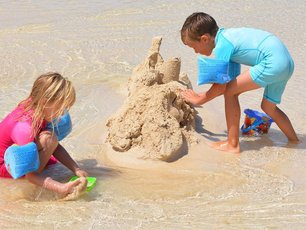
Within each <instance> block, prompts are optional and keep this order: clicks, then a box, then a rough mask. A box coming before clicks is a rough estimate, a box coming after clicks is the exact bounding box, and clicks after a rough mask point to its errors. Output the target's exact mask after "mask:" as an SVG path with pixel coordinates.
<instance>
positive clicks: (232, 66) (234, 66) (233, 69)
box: [228, 61, 241, 79]
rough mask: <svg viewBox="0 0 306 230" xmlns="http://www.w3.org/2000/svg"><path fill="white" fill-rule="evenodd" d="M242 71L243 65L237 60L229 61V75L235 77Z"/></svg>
mask: <svg viewBox="0 0 306 230" xmlns="http://www.w3.org/2000/svg"><path fill="white" fill-rule="evenodd" d="M240 73H241V65H240V64H239V63H236V62H231V61H230V62H229V65H228V75H229V76H230V78H231V79H235V78H236V77H237V76H238V75H239V74H240Z"/></svg>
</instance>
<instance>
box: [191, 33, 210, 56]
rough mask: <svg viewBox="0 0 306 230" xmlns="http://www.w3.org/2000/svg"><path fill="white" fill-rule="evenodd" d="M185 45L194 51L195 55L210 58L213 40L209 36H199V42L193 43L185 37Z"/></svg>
mask: <svg viewBox="0 0 306 230" xmlns="http://www.w3.org/2000/svg"><path fill="white" fill-rule="evenodd" d="M185 45H187V46H189V47H190V48H192V49H193V50H194V52H195V53H199V54H202V55H205V56H210V55H211V53H212V51H213V49H214V48H215V38H214V37H212V36H211V35H209V34H204V35H202V36H201V38H200V41H194V40H191V39H189V38H188V36H187V37H186V40H185Z"/></svg>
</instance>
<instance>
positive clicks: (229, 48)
mask: <svg viewBox="0 0 306 230" xmlns="http://www.w3.org/2000/svg"><path fill="white" fill-rule="evenodd" d="M181 39H182V41H183V43H184V44H185V45H187V46H189V47H191V48H193V49H194V51H195V53H200V54H202V55H206V56H209V55H211V54H212V52H213V53H214V56H215V58H216V59H220V60H223V61H227V62H229V63H231V64H234V65H237V64H244V65H248V66H251V67H250V68H249V69H248V70H247V71H245V72H243V73H241V74H240V75H238V76H237V77H236V78H234V79H232V80H231V81H230V82H229V83H227V84H216V83H214V84H212V86H211V87H210V89H209V90H208V91H207V92H204V93H200V94H197V93H195V92H194V91H192V90H190V89H189V90H185V91H182V93H181V95H182V96H183V98H184V99H185V100H186V101H188V102H190V103H192V104H195V105H200V104H204V103H206V102H208V101H210V100H212V99H213V98H215V97H217V96H220V95H222V94H224V98H225V114H226V123H227V129H228V138H227V140H226V141H220V142H214V143H211V146H212V147H213V148H215V149H219V150H222V151H227V152H234V153H239V152H240V145H239V121H240V105H239V100H238V96H239V95H240V94H241V93H244V92H246V91H250V90H254V89H258V88H260V87H263V88H264V89H265V91H264V96H263V99H262V102H261V108H262V110H263V111H264V112H265V113H266V114H268V115H269V116H270V117H271V118H272V119H273V120H274V121H275V123H276V124H277V125H278V127H279V128H280V129H281V130H282V132H283V133H284V134H285V135H286V136H287V138H288V140H289V141H291V142H295V143H297V142H299V139H298V137H297V135H296V133H295V131H294V129H293V127H292V124H291V122H290V120H289V118H288V117H287V116H286V114H285V113H284V112H283V111H282V110H280V109H279V108H278V107H277V106H276V104H279V103H280V101H281V96H282V94H283V92H284V89H285V86H286V84H287V81H288V80H289V78H290V77H291V75H292V73H293V69H294V63H293V60H292V58H291V56H290V54H289V52H288V50H287V48H286V47H285V46H284V44H283V43H282V42H281V41H280V40H279V39H278V38H277V37H276V36H274V35H273V34H271V33H268V32H265V31H262V30H258V29H252V28H230V29H219V27H218V25H217V23H216V21H215V20H214V19H213V18H212V17H211V16H210V15H208V14H206V13H202V12H198V13H193V14H192V15H190V16H189V17H188V18H187V19H186V21H185V23H184V25H183V27H182V29H181Z"/></svg>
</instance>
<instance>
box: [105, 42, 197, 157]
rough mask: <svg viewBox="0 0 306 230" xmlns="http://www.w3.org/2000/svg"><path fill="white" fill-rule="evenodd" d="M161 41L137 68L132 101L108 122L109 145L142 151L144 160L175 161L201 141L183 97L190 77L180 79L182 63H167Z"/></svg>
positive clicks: (130, 86) (173, 60) (174, 60)
mask: <svg viewBox="0 0 306 230" xmlns="http://www.w3.org/2000/svg"><path fill="white" fill-rule="evenodd" d="M161 41H162V38H161V37H154V38H153V39H152V45H151V48H150V49H149V52H148V56H147V57H146V58H145V59H144V61H143V62H142V63H141V64H139V65H138V66H136V67H135V68H134V70H133V73H132V75H131V77H130V78H129V81H128V97H127V99H126V101H125V102H124V104H123V106H122V107H121V108H120V110H119V111H118V112H117V113H116V114H114V115H113V116H112V117H111V118H110V119H109V120H108V122H107V127H108V137H107V141H108V142H109V143H110V144H111V146H112V147H113V149H114V150H116V151H120V152H125V151H128V150H130V149H132V148H140V149H141V152H142V153H143V154H142V155H141V158H143V159H159V160H164V161H171V160H174V159H177V158H179V156H181V155H182V154H184V153H183V151H184V150H185V149H186V148H185V147H186V146H187V145H190V144H192V143H194V142H196V141H197V139H196V138H195V136H194V133H195V132H194V120H195V110H194V109H193V108H192V107H191V106H190V105H189V104H187V103H185V102H184V100H183V99H182V98H181V96H180V93H179V91H180V90H182V89H185V88H186V87H187V86H189V87H190V85H191V84H190V81H189V79H188V76H187V75H186V74H182V75H180V67H181V60H180V58H171V59H169V60H166V61H164V60H163V58H162V56H161V55H160V52H159V50H160V45H161Z"/></svg>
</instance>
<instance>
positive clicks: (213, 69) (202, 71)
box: [198, 56, 231, 85]
mask: <svg viewBox="0 0 306 230" xmlns="http://www.w3.org/2000/svg"><path fill="white" fill-rule="evenodd" d="M228 70H229V62H227V61H223V60H217V59H213V58H205V57H202V56H198V85H202V84H206V83H218V84H225V83H228V82H229V81H230V80H231V77H230V76H229V74H228Z"/></svg>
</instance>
